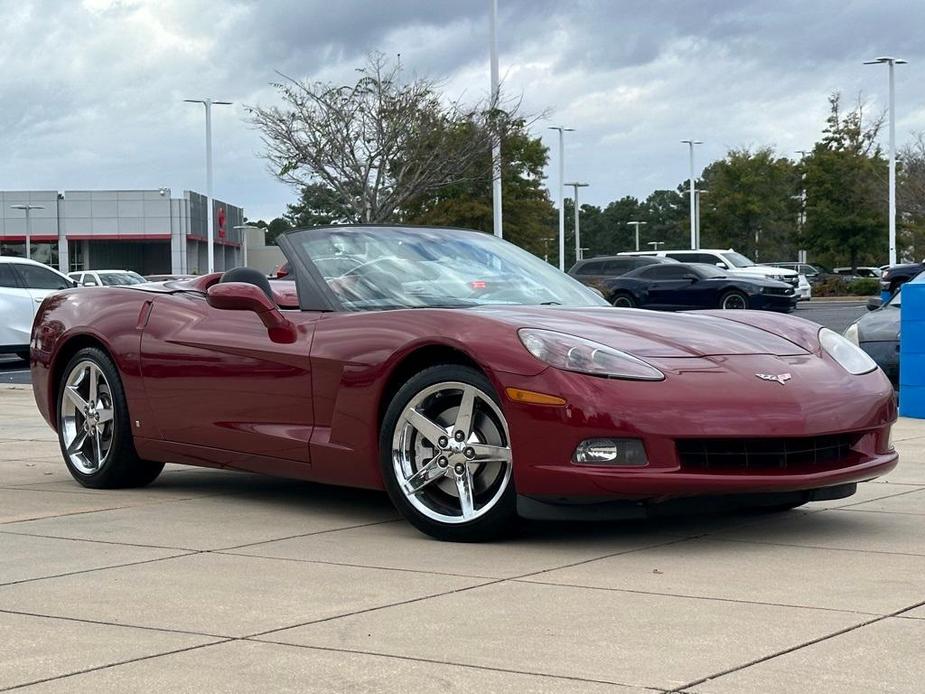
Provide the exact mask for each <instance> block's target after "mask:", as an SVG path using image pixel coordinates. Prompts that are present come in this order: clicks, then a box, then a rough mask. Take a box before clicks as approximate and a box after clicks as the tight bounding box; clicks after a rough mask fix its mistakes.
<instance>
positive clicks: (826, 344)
mask: <svg viewBox="0 0 925 694" xmlns="http://www.w3.org/2000/svg"><path fill="white" fill-rule="evenodd" d="M819 344H821V345H822V349H824V350H825V352H826V354H828V355H829V356H830V357H832V359H834V360H835V361H837V362H838V363H839V364H840V365H841V367H842V368H843V369H844V370H845V371H847V372H848V373H851V374H854V375H855V376H860V375H861V374H866V373H869V372H871V371H873V370H874V369H876V368H877V363H876V362H875V361H874V360H873V359H871V358H870V355H868V354H867V352H865V351H864V350H863V349H861V348H860V347H858V346H857V345H856V344H854V343H853V342H850V341H849V340H848V339H847V338H844V337H842V336H841V335H839V334H838V333H837V332H835V331H834V330H829V329H828V328H822V329H821V330H820V331H819Z"/></svg>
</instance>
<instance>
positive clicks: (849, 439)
mask: <svg viewBox="0 0 925 694" xmlns="http://www.w3.org/2000/svg"><path fill="white" fill-rule="evenodd" d="M862 435H863V434H857V433H854V434H834V435H830V436H809V437H803V438H768V439H739V438H726V439H679V440H677V441H676V444H677V450H678V459H679V460H680V462H681V468H682V469H683V470H688V471H691V472H744V471H755V472H757V471H767V472H774V471H782V470H787V471H789V472H797V471H801V470H805V471H810V470H819V469H827V468H838V467H844V466H846V465H853V464H854V463H856V462H858V461H859V460H860V458H861V454H860V453H858V452H857V451H854V450H852V447H853V446H854V445H855V444H857V442H858V440H859V439H860V438H861V436H862Z"/></svg>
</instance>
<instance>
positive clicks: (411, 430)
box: [379, 364, 516, 542]
mask: <svg viewBox="0 0 925 694" xmlns="http://www.w3.org/2000/svg"><path fill="white" fill-rule="evenodd" d="M379 460H380V465H381V468H382V476H383V480H384V481H385V487H386V491H387V492H388V494H389V497H390V498H391V499H392V503H394V504H395V506H396V507H397V508H398V510H399V511H400V512H401V513H402V515H403V516H405V518H407V519H408V521H409V522H410V523H411V524H412V525H413V526H414V527H416V528H417V529H418V530H420V531H421V532H423V533H426V534H427V535H430V536H431V537H435V538H437V539H439V540H450V541H454V542H479V541H484V540H489V539H493V538H496V537H498V536H500V535H503V534H505V533H506V532H508V531H509V530H510V529H511V527H512V526H513V523H514V521H515V518H516V496H515V491H514V479H513V466H512V462H511V445H510V435H509V433H508V428H507V421H506V420H505V418H504V414H503V412H502V411H501V407H500V401H499V398H498V395H497V393H495V390H494V388H493V387H492V385H491V382H490V381H489V380H488V379H487V378H486V377H485V376H484V374H482V373H480V372H479V371H476V370H475V369H472V368H470V367H467V366H458V365H449V364H446V365H441V366H434V367H430V368H428V369H425V370H423V371H421V372H420V373H418V374H417V375H415V376H414V377H412V378H411V379H410V380H409V381H408V382H407V383H406V384H405V385H404V386H403V387H402V388H401V389H400V390H399V391H398V393H396V394H395V397H393V398H392V401H391V402H390V403H389V406H388V409H387V410H386V413H385V418H384V420H383V423H382V429H381V431H380V434H379Z"/></svg>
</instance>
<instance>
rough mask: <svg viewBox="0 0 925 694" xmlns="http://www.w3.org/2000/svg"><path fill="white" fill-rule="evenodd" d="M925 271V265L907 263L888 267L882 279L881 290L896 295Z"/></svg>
mask: <svg viewBox="0 0 925 694" xmlns="http://www.w3.org/2000/svg"><path fill="white" fill-rule="evenodd" d="M922 270H925V263H906V264H904V265H893V266H891V267H888V268H887V269H886V270H885V271H884V273H883V275H882V276H881V277H880V289H881V290H883V291H885V292H889V293H890V294H895V293H896V290H897V289H899V288H900V287H901V286H902V285H904V284H905V283H906V282H908V281H909V280H911V279H915V278H916V277H918V275H919V273H921V272H922Z"/></svg>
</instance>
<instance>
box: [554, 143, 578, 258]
mask: <svg viewBox="0 0 925 694" xmlns="http://www.w3.org/2000/svg"><path fill="white" fill-rule="evenodd" d="M549 129H550V130H558V131H559V269H560V270H562V272H565V133H571V132H574V131H575V128H565V127H563V126H561V125H553V126H551V127H550V128H549Z"/></svg>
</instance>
